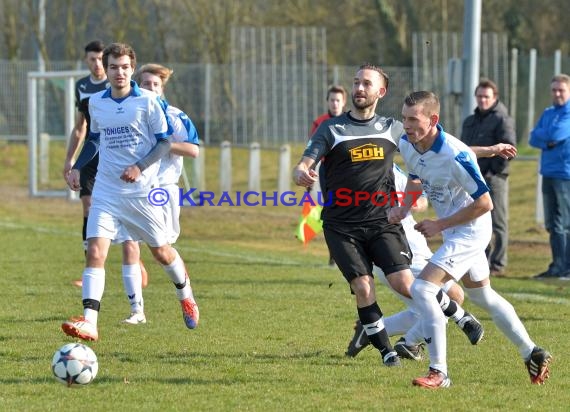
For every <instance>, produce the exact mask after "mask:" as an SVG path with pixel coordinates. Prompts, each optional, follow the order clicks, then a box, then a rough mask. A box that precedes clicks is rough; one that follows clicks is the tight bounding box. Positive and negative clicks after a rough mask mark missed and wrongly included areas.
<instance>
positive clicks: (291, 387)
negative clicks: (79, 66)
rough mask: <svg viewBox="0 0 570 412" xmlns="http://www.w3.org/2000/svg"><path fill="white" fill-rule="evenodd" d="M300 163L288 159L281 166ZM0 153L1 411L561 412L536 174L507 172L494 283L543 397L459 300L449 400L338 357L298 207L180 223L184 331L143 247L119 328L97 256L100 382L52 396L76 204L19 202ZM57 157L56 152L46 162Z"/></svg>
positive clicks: (324, 281) (564, 354)
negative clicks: (461, 323) (502, 242)
mask: <svg viewBox="0 0 570 412" xmlns="http://www.w3.org/2000/svg"><path fill="white" fill-rule="evenodd" d="M208 149H209V150H208V152H207V153H208V159H209V160H210V159H211V162H210V161H209V162H208V169H209V171H210V172H211V173H212V175H213V176H214V177H211V178H210V180H208V182H207V185H208V190H213V191H215V190H217V186H216V185H217V183H216V181H215V175H216V174H217V164H216V163H217V162H216V161H215V160H216V155H217V151H216V149H214V148H212V149H210V148H208ZM58 150H59V151H58ZM300 151H301V148H295V149H294V153H295V154H294V156H293V161H296V159H297V156H298V154H299V153H300ZM0 153H1V154H2V156H1V157H0V193H1V195H2V199H3V201H2V202H1V203H0V248H1V250H2V254H1V258H0V387H1V389H0V405H1V406H0V409H1V410H5V411H55V410H71V409H88V410H90V411H109V410H121V409H123V410H133V409H135V410H142V411H176V410H179V411H187V410H196V411H215V410H223V411H226V410H248V411H270V410H277V411H278V410H290V411H327V410H330V411H361V410H365V411H377V410H394V411H407V410H410V411H412V410H413V411H420V410H421V411H423V410H433V411H442V410H453V411H478V410H515V411H518V410H567V408H568V405H569V404H570V393H569V392H568V390H567V388H568V387H569V385H570V363H569V362H567V361H566V359H567V358H568V357H569V355H570V353H569V352H570V349H569V348H568V346H567V342H568V341H569V340H570V332H568V328H567V324H568V320H569V319H570V309H569V307H570V305H569V304H570V291H569V288H568V285H567V284H566V283H562V282H559V283H557V282H552V283H545V282H538V281H534V280H532V279H530V278H529V277H530V276H532V275H533V274H535V273H537V272H539V271H541V270H543V269H545V268H546V265H547V264H548V262H549V258H550V251H549V248H548V244H547V242H546V241H547V236H546V234H545V233H544V231H543V230H542V229H540V227H537V225H536V224H535V223H534V190H535V187H536V177H535V174H536V163H535V162H531V161H514V162H513V164H512V166H513V172H512V179H511V209H510V218H511V220H510V223H511V245H510V250H509V252H510V263H509V272H508V275H509V277H507V278H502V279H493V284H494V286H495V288H496V289H497V290H498V291H499V292H500V293H501V294H503V295H504V296H505V297H506V298H507V299H509V301H510V302H511V303H513V305H514V306H515V308H516V309H517V311H518V313H519V315H520V317H521V318H522V320H523V322H524V323H525V325H526V327H527V328H528V330H529V333H530V334H531V336H532V337H533V338H534V339H535V340H536V342H537V343H538V344H540V345H543V346H545V347H546V348H548V349H549V350H550V351H551V352H552V353H553V355H554V357H555V362H554V364H553V368H552V377H551V379H550V380H549V381H548V382H547V384H546V385H544V386H541V387H538V386H532V385H530V384H529V379H528V376H527V373H526V370H525V368H524V366H523V363H522V361H521V360H520V358H519V356H518V352H517V350H516V349H515V348H514V347H513V346H512V345H511V344H510V343H509V342H508V341H507V340H506V339H505V338H504V337H503V335H501V334H500V333H499V332H498V330H497V329H496V327H495V326H494V325H493V323H492V321H491V319H490V318H489V316H487V315H486V314H485V313H483V312H482V311H481V310H480V309H479V308H476V307H474V306H473V305H472V304H471V302H469V301H468V300H467V301H466V304H465V307H466V308H467V309H468V310H472V311H473V312H474V313H475V314H477V315H478V317H479V318H480V320H481V321H482V323H483V324H484V326H485V328H486V335H485V338H484V340H483V341H482V342H481V343H480V344H479V345H478V346H476V347H473V346H471V345H470V344H469V343H468V341H467V339H466V338H465V336H463V334H462V333H461V332H460V331H458V329H457V328H456V327H455V326H452V325H450V326H449V328H448V337H449V345H448V363H449V372H450V376H451V378H452V380H453V382H454V386H452V388H450V389H449V390H441V391H427V390H422V389H418V388H414V387H412V386H411V380H412V379H413V378H414V377H416V376H419V375H423V374H424V373H425V372H426V370H427V365H428V363H427V361H422V362H418V363H414V362H404V366H403V367H402V368H400V369H393V368H392V369H388V368H385V367H383V366H381V365H380V362H379V359H378V355H377V353H375V351H374V350H371V349H367V350H365V351H363V352H362V353H361V354H360V355H359V356H358V357H357V358H355V359H347V358H345V357H344V355H343V353H344V350H345V346H346V344H347V342H348V340H349V339H350V337H351V335H352V325H353V321H354V316H355V309H354V302H353V298H352V297H351V296H350V294H349V293H348V287H347V285H346V283H345V281H344V279H343V278H342V277H341V275H340V274H339V273H338V271H337V270H333V269H329V268H328V267H327V266H326V265H325V263H326V261H327V251H326V247H325V245H324V241H323V240H322V237H319V238H317V239H316V240H314V241H313V242H312V243H311V244H310V245H309V246H308V247H307V248H304V247H302V246H301V245H300V243H299V242H298V241H297V240H296V239H294V237H293V231H294V227H295V224H296V222H297V218H298V213H299V210H298V209H297V208H286V207H249V208H247V207H241V208H238V207H228V206H226V207H196V208H184V209H183V211H182V218H181V222H182V227H183V229H182V233H183V234H182V236H181V238H180V240H179V242H178V244H177V247H178V250H179V251H180V253H181V255H182V256H183V257H184V258H185V260H186V261H187V264H188V268H189V271H190V276H191V278H192V284H193V287H194V290H195V294H196V297H197V299H198V302H199V304H200V309H201V323H200V326H199V327H198V329H196V330H194V331H189V330H187V329H186V328H185V327H184V324H183V321H182V318H181V314H180V309H179V307H178V303H177V302H176V299H175V294H174V290H173V287H172V285H171V284H169V282H168V281H167V279H166V276H165V275H164V274H163V272H162V271H161V270H160V268H159V267H158V265H156V264H154V263H152V262H151V258H150V254H149V253H148V251H146V250H144V251H143V257H144V259H145V261H146V262H148V263H147V267H148V269H149V272H150V285H149V287H148V288H147V289H146V290H145V306H146V312H147V318H148V323H147V324H146V325H140V326H127V325H122V324H120V320H121V319H123V318H124V317H125V316H126V315H127V314H128V312H129V306H128V303H127V300H126V298H125V296H124V292H123V288H122V283H121V276H120V250H119V248H117V247H113V248H112V249H111V253H110V256H109V260H108V264H107V284H106V292H105V296H104V298H103V301H102V308H101V315H100V324H99V333H100V337H101V339H100V341H99V342H96V343H91V344H89V346H90V347H92V348H93V349H94V351H95V352H96V354H97V355H98V357H99V364H100V370H99V375H98V376H97V378H96V380H95V381H94V382H93V383H92V384H90V385H88V386H86V387H84V388H80V389H77V390H73V389H68V388H66V387H65V386H63V385H61V384H59V383H57V382H56V381H55V380H54V379H53V378H52V376H51V371H50V369H49V367H50V361H51V357H52V355H53V353H54V351H55V350H56V349H57V348H58V347H60V346H61V345H63V344H65V343H68V342H71V341H72V339H70V338H68V337H66V336H64V335H63V333H62V332H61V331H60V329H59V328H60V324H61V322H62V321H63V320H65V319H67V318H68V317H69V316H72V315H79V314H80V313H81V310H82V308H81V291H80V290H78V289H76V288H74V287H72V286H71V280H72V279H75V278H77V277H79V276H80V274H81V271H82V268H83V253H82V249H81V242H80V240H81V239H80V223H81V218H80V216H81V206H80V204H79V203H76V202H67V201H66V200H64V199H48V198H35V199H31V198H29V197H28V195H27V186H26V185H27V180H26V179H27V178H26V176H27V158H26V150H25V146H21V145H0ZM244 153H245V152H244ZM60 155H61V156H63V150H62V148H60V149H54V156H60ZM243 156H245V154H242V155H238V154H236V158H234V159H233V163H234V166H236V170H235V173H234V174H233V178H234V184H235V185H236V188H240V187H242V188H243V187H246V186H247V185H246V182H247V167H245V166H244V165H246V164H247V163H246V161H245V160H244V159H243ZM264 156H265V153H264ZM268 156H271V154H268ZM273 159H274V160H270V161H266V160H264V163H263V164H264V166H263V167H264V170H265V171H266V172H265V173H264V176H266V177H265V179H267V180H264V182H263V183H262V186H263V188H264V189H271V187H270V186H269V185H270V182H269V180H270V179H273V181H275V177H276V173H277V172H276V170H275V164H276V160H275V159H276V157H274V158H273ZM212 164H215V166H212ZM238 165H239V168H238V167H237V166H238ZM53 167H54V168H56V167H57V169H56V170H53V171H52V170H50V176H53V178H52V179H51V180H53V183H50V184H53V186H57V185H58V184H59V185H61V182H59V183H58V182H57V179H59V163H58V161H57V159H55V160H54V161H53ZM299 193H300V192H299ZM434 246H436V244H434ZM569 283H570V282H569ZM378 298H379V302H380V303H381V306H382V308H383V309H384V311H385V312H386V313H393V312H395V311H398V310H400V309H401V308H402V305H401V303H400V301H399V300H397V299H395V298H394V297H393V296H392V295H391V294H390V293H389V292H388V291H387V290H386V288H384V287H379V288H378Z"/></svg>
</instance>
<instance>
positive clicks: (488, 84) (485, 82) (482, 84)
mask: <svg viewBox="0 0 570 412" xmlns="http://www.w3.org/2000/svg"><path fill="white" fill-rule="evenodd" d="M479 88H483V89H491V90H493V95H494V96H495V97H499V88H498V87H497V85H496V84H495V82H494V81H492V80H489V79H487V78H485V77H483V78H482V79H481V80H480V81H479V84H478V85H477V87H475V94H477V90H478V89H479Z"/></svg>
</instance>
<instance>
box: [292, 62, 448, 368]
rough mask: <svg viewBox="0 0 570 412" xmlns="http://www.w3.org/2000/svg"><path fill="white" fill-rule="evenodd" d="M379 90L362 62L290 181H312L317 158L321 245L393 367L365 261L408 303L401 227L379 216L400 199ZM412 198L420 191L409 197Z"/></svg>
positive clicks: (394, 140) (395, 126)
mask: <svg viewBox="0 0 570 412" xmlns="http://www.w3.org/2000/svg"><path fill="white" fill-rule="evenodd" d="M387 90H388V76H387V75H386V73H384V71H383V70H382V69H380V68H379V67H377V66H373V65H370V64H365V65H362V66H361V67H360V68H359V70H358V71H357V73H356V76H355V77H354V81H353V86H352V103H353V106H354V108H355V109H354V110H353V111H350V112H348V113H344V114H342V115H340V116H338V117H335V118H333V119H330V120H327V121H325V122H323V124H321V126H320V127H319V128H318V129H317V130H316V132H315V133H314V134H313V136H312V137H311V140H310V141H309V144H308V146H307V148H306V149H305V152H304V153H303V157H302V159H301V161H300V162H299V164H298V165H297V166H296V167H295V170H294V176H293V178H294V180H295V183H296V184H298V185H300V186H305V187H309V186H311V185H312V184H313V183H314V182H315V181H316V180H317V179H318V175H317V173H316V172H315V171H314V166H315V164H316V161H317V159H321V158H322V157H323V156H325V161H324V162H325V163H324V165H325V174H326V175H325V180H326V182H327V193H326V194H325V195H324V198H325V201H326V203H325V206H324V208H323V212H322V218H323V229H324V234H325V239H326V241H327V245H328V247H329V250H330V251H331V254H332V257H333V258H334V260H335V261H336V263H337V265H338V267H339V269H340V271H341V272H342V274H343V276H344V277H345V279H346V280H347V281H348V282H349V284H350V288H351V290H352V292H353V293H354V294H355V296H356V306H357V310H358V317H359V320H360V322H361V323H362V325H363V327H364V330H365V331H366V335H367V336H368V340H369V342H370V343H371V344H372V345H373V346H374V347H375V348H377V349H378V350H379V351H380V354H381V356H382V361H383V363H384V364H385V365H386V366H398V365H399V364H400V359H399V357H398V355H397V353H396V352H395V351H394V350H393V348H392V346H391V344H390V340H389V338H388V334H387V331H386V329H385V327H384V319H383V314H382V311H381V310H380V307H379V306H378V304H377V302H376V292H375V286H374V278H373V272H372V265H373V264H375V265H376V266H378V267H380V268H381V269H382V271H383V273H385V274H386V278H387V280H388V282H389V284H390V286H391V288H392V289H393V290H394V291H396V292H397V293H399V294H400V295H402V296H404V297H406V298H411V295H410V286H411V284H412V282H413V280H414V277H413V275H412V272H411V271H410V263H411V260H412V252H411V251H410V248H409V245H408V242H407V240H406V235H405V232H404V229H403V227H402V226H401V225H400V224H397V225H395V224H391V223H389V222H388V218H387V216H388V211H389V209H390V208H391V207H393V206H397V205H398V201H399V200H401V198H400V197H399V196H401V195H402V193H401V192H398V191H397V190H396V186H395V180H394V173H393V170H392V165H393V158H394V154H395V152H396V151H397V146H398V142H399V140H400V137H401V136H402V135H403V132H404V129H403V125H402V123H401V122H399V121H396V120H394V119H392V118H386V117H382V116H379V115H377V114H376V113H375V110H376V106H377V104H378V101H379V100H380V99H381V98H382V97H384V95H385V94H386V92H387ZM420 195H421V191H420V192H418V193H415V196H417V197H419V196H420ZM407 196H414V194H413V193H409V194H407ZM443 300H445V301H446V302H449V297H448V296H447V295H446V294H444V293H443V292H442V301H443ZM410 302H411V301H410ZM411 304H413V303H412V302H411Z"/></svg>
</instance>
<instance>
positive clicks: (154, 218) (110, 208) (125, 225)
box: [87, 196, 168, 247]
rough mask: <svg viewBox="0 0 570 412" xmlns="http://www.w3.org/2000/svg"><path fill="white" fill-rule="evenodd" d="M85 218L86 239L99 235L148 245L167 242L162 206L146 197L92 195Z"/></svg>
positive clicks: (153, 245) (117, 240)
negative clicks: (154, 203) (103, 196)
mask: <svg viewBox="0 0 570 412" xmlns="http://www.w3.org/2000/svg"><path fill="white" fill-rule="evenodd" d="M92 201H93V203H92V204H91V207H90V208H89V219H87V239H89V238H92V237H102V238H105V239H111V240H113V241H115V243H121V242H123V241H125V240H142V241H144V242H145V243H146V244H147V245H149V246H152V247H159V246H164V245H166V244H167V243H168V239H167V236H166V225H165V223H164V215H163V211H162V207H160V206H154V205H152V204H151V203H149V201H148V199H147V198H146V197H136V198H124V197H119V196H117V197H113V198H112V199H110V198H104V199H100V198H97V197H93V198H92Z"/></svg>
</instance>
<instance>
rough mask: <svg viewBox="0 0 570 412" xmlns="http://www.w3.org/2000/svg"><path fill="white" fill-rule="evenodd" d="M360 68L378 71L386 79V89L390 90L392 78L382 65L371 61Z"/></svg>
mask: <svg viewBox="0 0 570 412" xmlns="http://www.w3.org/2000/svg"><path fill="white" fill-rule="evenodd" d="M358 70H374V71H375V72H378V74H379V75H380V77H382V78H383V79H384V86H385V88H386V90H388V83H389V80H390V79H389V77H388V75H387V74H386V72H385V71H384V70H382V69H381V68H380V66H375V65H373V64H371V63H364V64H362V65H361V66H360V67H359V68H358Z"/></svg>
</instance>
